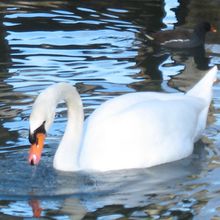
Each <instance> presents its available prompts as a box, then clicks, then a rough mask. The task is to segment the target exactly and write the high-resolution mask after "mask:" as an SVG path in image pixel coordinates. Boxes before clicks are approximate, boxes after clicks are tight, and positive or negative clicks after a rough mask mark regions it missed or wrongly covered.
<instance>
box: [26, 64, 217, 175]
mask: <svg viewBox="0 0 220 220" xmlns="http://www.w3.org/2000/svg"><path fill="white" fill-rule="evenodd" d="M216 75H217V67H213V68H212V69H211V70H209V71H208V72H207V73H206V75H205V76H204V77H203V78H202V79H201V80H200V81H199V82H198V83H197V84H196V85H195V86H194V87H193V88H192V89H191V90H189V91H188V92H187V93H186V94H182V93H169V94H168V93H158V92H137V93H130V94H126V95H121V96H119V97H116V98H113V99H111V100H109V101H106V102H105V103H103V104H102V105H100V106H99V107H98V108H97V109H96V110H95V111H94V112H93V113H92V114H91V115H90V117H89V118H88V119H87V120H86V122H85V123H84V122H83V121H84V119H83V118H84V115H83V107H82V102H81V99H80V96H79V94H78V92H77V90H76V88H75V87H72V86H71V85H69V84H67V83H58V84H55V85H52V86H50V87H48V88H47V89H46V90H44V91H43V92H42V93H41V94H40V95H39V96H38V97H37V99H36V101H35V103H34V105H33V110H32V113H31V116H30V135H29V140H30V142H31V143H32V146H31V149H30V153H29V162H30V163H31V164H33V165H35V164H38V163H39V161H40V157H41V151H42V148H43V142H44V137H45V134H46V133H47V131H48V130H49V128H50V126H51V124H52V122H53V120H54V115H55V110H56V106H57V104H58V102H59V101H61V100H65V102H66V104H67V108H68V121H67V126H66V129H65V133H64V136H63V138H62V140H61V142H60V145H59V147H58V149H57V151H56V154H55V157H54V163H53V166H54V168H56V169H58V170H63V171H78V170H97V171H108V170H119V169H131V168H142V167H151V166H155V165H158V164H162V163H167V162H171V161H175V160H179V159H182V158H184V157H187V156H189V155H190V154H191V153H192V151H193V144H194V142H195V141H197V140H198V138H199V137H200V135H201V134H202V131H203V130H204V128H205V126H206V120H207V114H208V109H209V105H210V102H211V99H212V85H213V83H214V81H215V80H216Z"/></svg>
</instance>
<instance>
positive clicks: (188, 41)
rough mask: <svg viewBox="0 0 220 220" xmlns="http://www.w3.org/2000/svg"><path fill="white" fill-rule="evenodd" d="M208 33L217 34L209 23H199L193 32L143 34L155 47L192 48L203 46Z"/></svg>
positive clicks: (184, 30) (168, 31)
mask: <svg viewBox="0 0 220 220" xmlns="http://www.w3.org/2000/svg"><path fill="white" fill-rule="evenodd" d="M209 31H211V32H217V31H216V29H215V28H214V26H212V25H211V24H210V23H209V22H201V23H199V24H197V25H196V26H195V27H194V29H193V30H188V29H182V28H177V29H174V30H166V31H160V32H157V33H153V34H151V35H148V34H145V36H146V37H147V39H148V40H150V41H152V42H153V43H155V44H156V45H162V46H165V47H169V48H194V47H198V46H204V43H205V35H206V33H207V32H209Z"/></svg>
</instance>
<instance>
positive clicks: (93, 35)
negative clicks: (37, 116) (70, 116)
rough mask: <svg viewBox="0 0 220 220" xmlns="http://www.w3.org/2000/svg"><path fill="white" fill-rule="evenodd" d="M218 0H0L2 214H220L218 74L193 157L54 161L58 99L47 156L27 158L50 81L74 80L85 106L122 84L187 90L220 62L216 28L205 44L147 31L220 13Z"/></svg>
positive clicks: (124, 88)
mask: <svg viewBox="0 0 220 220" xmlns="http://www.w3.org/2000/svg"><path fill="white" fill-rule="evenodd" d="M211 2H212V1H211ZM212 3H213V4H212V5H210V7H209V12H207V11H206V10H205V9H206V7H207V4H208V3H206V4H201V2H200V3H199V4H200V5H199V7H197V3H196V2H194V1H190V2H188V1H185V3H181V4H180V5H179V3H178V2H177V1H165V2H163V1H160V0H154V1H150V0H146V1H144V0H138V1H132V0H129V1H128V0H126V1H114V0H111V1H92V2H90V1H59V0H57V1H53V2H51V1H31V2H30V1H1V3H0V22H1V28H0V36H1V38H0V44H1V47H0V50H1V53H0V77H1V80H0V83H1V84H0V131H1V140H0V179H1V182H0V218H1V219H21V218H30V217H32V216H35V217H39V216H40V217H41V218H42V219H74V220H75V219H99V220H112V219H217V218H220V211H219V210H220V199H219V197H220V195H219V189H220V181H219V176H220V160H219V156H220V152H219V140H220V139H219V132H218V130H219V126H220V122H219V116H220V115H219V105H220V100H219V97H220V91H219V89H220V87H219V84H216V85H215V86H214V88H213V91H214V98H213V102H212V105H211V110H210V114H209V123H208V126H207V129H206V131H205V134H204V136H203V138H202V140H201V141H199V142H198V143H197V144H196V146H195V151H194V153H193V155H191V156H190V157H189V158H186V159H184V160H181V161H178V162H174V163H170V164H166V165H162V166H158V167H154V168H150V169H138V170H129V171H117V172H107V173H86V172H83V173H81V172H79V173H64V172H59V171H56V170H54V169H53V167H52V158H53V155H54V152H55V149H56V146H57V143H58V142H59V140H60V137H61V136H62V134H63V130H64V128H65V123H66V112H65V106H64V105H61V106H60V108H59V109H58V111H57V115H56V121H55V123H54V126H53V127H52V129H51V131H50V133H49V135H48V138H47V142H46V146H45V149H44V155H43V158H42V161H41V164H40V165H39V166H38V167H31V166H29V165H28V164H27V153H28V149H29V143H28V138H27V136H28V127H29V124H28V118H29V115H30V112H31V106H32V103H33V101H34V98H35V97H36V95H37V94H38V93H39V92H40V91H41V90H42V89H44V88H46V87H47V86H48V85H51V84H53V83H55V82H63V81H64V82H70V83H72V84H73V85H76V87H77V88H78V90H79V92H80V94H81V97H82V99H83V103H84V109H85V114H86V116H88V115H89V114H90V113H91V112H92V111H93V110H94V109H95V108H96V107H97V106H98V105H100V104H101V103H102V102H103V101H105V100H108V99H109V98H111V97H115V96H117V95H120V94H124V93H128V92H134V91H148V90H149V91H152V90H153V91H165V92H178V91H180V92H181V91H185V90H187V88H188V87H189V86H191V85H193V84H194V83H195V82H197V81H198V80H199V79H200V78H201V75H202V74H203V70H205V69H207V68H208V66H212V65H214V64H216V65H219V64H220V55H219V47H220V44H219V41H218V39H219V34H218V33H216V34H211V33H210V34H209V35H208V36H207V41H206V48H205V49H206V52H205V51H203V50H202V49H200V50H199V51H194V50H189V51H178V50H177V51H170V50H168V49H165V48H152V46H150V45H148V44H147V42H146V40H145V39H144V36H143V33H148V32H153V31H158V30H160V29H172V28H173V27H174V26H179V25H183V24H184V25H186V26H192V25H193V24H194V23H196V21H197V20H196V19H197V17H198V16H197V15H198V14H199V15H200V16H201V15H204V16H203V17H204V18H206V19H208V20H210V22H215V23H216V20H217V18H216V17H217V16H218V15H217V14H215V13H214V12H213V11H215V9H216V6H215V2H214V1H213V2H212ZM172 8H175V10H172ZM192 11H193V12H194V13H192ZM216 25H218V23H216Z"/></svg>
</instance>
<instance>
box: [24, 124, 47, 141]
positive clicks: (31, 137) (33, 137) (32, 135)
mask: <svg viewBox="0 0 220 220" xmlns="http://www.w3.org/2000/svg"><path fill="white" fill-rule="evenodd" d="M45 122H46V121H44V122H43V123H42V125H41V126H40V127H39V128H37V129H36V130H35V131H34V133H31V132H30V131H29V137H28V139H29V142H30V143H31V144H34V143H37V134H38V133H43V134H46V130H45V126H44V125H45Z"/></svg>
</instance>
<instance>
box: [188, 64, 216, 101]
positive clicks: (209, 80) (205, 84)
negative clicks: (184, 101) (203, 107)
mask: <svg viewBox="0 0 220 220" xmlns="http://www.w3.org/2000/svg"><path fill="white" fill-rule="evenodd" d="M217 72H218V68H217V66H214V67H212V68H211V69H210V70H209V71H208V72H207V73H206V74H205V76H204V77H203V78H202V79H201V80H200V81H199V82H198V83H197V84H196V85H195V86H194V87H193V88H191V89H190V90H189V91H188V92H187V93H186V95H189V96H194V97H198V98H201V99H203V100H205V101H206V102H207V103H209V102H210V101H211V97H212V85H213V83H214V82H215V81H216V80H217Z"/></svg>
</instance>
